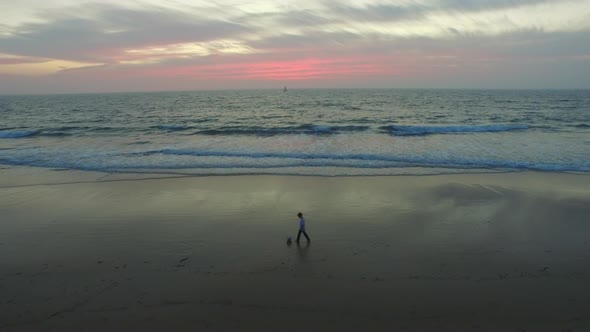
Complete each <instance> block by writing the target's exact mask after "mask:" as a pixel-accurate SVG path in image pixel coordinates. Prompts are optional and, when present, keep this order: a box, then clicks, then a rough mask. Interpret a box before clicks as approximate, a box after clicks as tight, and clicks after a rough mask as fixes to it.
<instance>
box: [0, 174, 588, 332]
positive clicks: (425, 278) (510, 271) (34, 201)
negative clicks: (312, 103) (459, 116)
mask: <svg viewBox="0 0 590 332" xmlns="http://www.w3.org/2000/svg"><path fill="white" fill-rule="evenodd" d="M0 172H1V174H2V176H1V177H0V215H1V222H0V262H1V263H0V294H1V296H0V330H1V331H105V330H115V331H116V330H139V331H152V330H153V331H159V330H165V329H167V330H171V331H189V330H190V331H206V330H211V331H230V330H240V331H300V330H306V331H326V330H340V331H588V330H590V310H589V309H590V176H587V175H573V174H556V173H533V172H526V173H510V174H471V175H440V176H421V177H415V176H400V177H341V178H321V177H288V176H219V177H162V176H157V175H152V176H149V175H142V176H139V175H136V176H124V175H109V174H99V173H85V172H73V171H44V170H40V169H34V168H10V169H1V170H0ZM299 211H302V212H303V213H304V215H305V217H306V219H307V226H308V233H309V235H310V236H311V239H312V242H311V244H310V245H307V243H306V241H305V240H303V239H302V241H301V244H300V245H299V246H298V245H296V244H295V243H293V244H292V245H291V246H288V245H287V244H286V238H287V236H295V235H296V232H297V227H298V220H297V217H296V213H297V212H299Z"/></svg>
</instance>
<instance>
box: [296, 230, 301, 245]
mask: <svg viewBox="0 0 590 332" xmlns="http://www.w3.org/2000/svg"><path fill="white" fill-rule="evenodd" d="M300 237H301V230H299V233H297V242H299V238H300Z"/></svg>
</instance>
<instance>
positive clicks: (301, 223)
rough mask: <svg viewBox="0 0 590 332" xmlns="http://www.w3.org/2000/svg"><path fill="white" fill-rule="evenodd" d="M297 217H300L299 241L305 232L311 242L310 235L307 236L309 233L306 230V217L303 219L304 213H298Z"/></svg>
mask: <svg viewBox="0 0 590 332" xmlns="http://www.w3.org/2000/svg"><path fill="white" fill-rule="evenodd" d="M297 217H299V233H297V243H299V238H300V237H301V233H303V235H305V238H306V239H307V242H311V240H310V239H309V236H307V233H306V232H305V219H303V213H301V212H299V213H297Z"/></svg>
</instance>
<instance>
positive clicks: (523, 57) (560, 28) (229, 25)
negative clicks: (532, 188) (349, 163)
mask: <svg viewBox="0 0 590 332" xmlns="http://www.w3.org/2000/svg"><path fill="white" fill-rule="evenodd" d="M31 1H32V0H27V1H23V2H19V3H13V4H8V3H5V4H0V11H2V12H3V13H5V15H4V18H5V20H4V21H3V23H1V24H0V94H2V93H56V92H57V93H62V92H66V93H67V92H107V91H143V90H150V91H151V90H177V89H182V90H186V89H189V90H191V89H245V88H271V89H275V88H281V87H282V86H283V85H289V86H290V87H292V88H338V87H360V88H370V87H376V88H404V87H409V88H420V87H424V88H590V75H587V73H588V72H590V0H579V1H566V0H563V1H561V0H556V1H544V0H525V1H519V2H513V1H507V0H506V1H504V0H500V1H493V2H490V1H483V0H482V1H478V0H437V1H435V0H424V1H420V2H417V1H407V0H400V1H384V0H364V1H355V2H342V1H338V2H336V1H333V2H331V1H298V2H291V1H278V2H277V1H272V2H271V1H241V0H234V1H226V2H223V3H212V2H206V1H203V2H200V1H183V0H179V1H176V2H174V3H173V4H174V5H170V4H167V5H162V4H160V3H159V2H152V1H149V0H143V1H138V2H133V3H125V2H123V3H121V2H115V1H112V2H111V1H101V2H93V1H81V2H80V1H70V0H64V1H55V0H48V1H45V2H43V3H35V6H32V5H31V3H30V2H31ZM515 3H517V4H515Z"/></svg>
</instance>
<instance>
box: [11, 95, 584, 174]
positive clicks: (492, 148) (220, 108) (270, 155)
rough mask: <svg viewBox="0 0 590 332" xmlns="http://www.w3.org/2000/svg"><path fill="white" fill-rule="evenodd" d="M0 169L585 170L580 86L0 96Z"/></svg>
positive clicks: (243, 171)
mask: <svg viewBox="0 0 590 332" xmlns="http://www.w3.org/2000/svg"><path fill="white" fill-rule="evenodd" d="M0 165H2V166H3V167H18V166H21V165H26V166H34V167H43V168H51V169H75V170H88V171H102V172H118V173H169V174H194V175H223V174H286V175H320V176H345V175H401V174H417V175H422V174H445V173H466V172H498V171H502V172H505V171H522V170H540V171H566V172H590V91H589V90H531V91H521V90H519V91H510V90H370V89H369V90H328V89H318V90H311V89H308V90H296V89H291V90H289V91H288V92H283V91H281V90H250V91H246V90H244V91H191V92H158V93H115V94H78V95H45V96H0Z"/></svg>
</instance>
